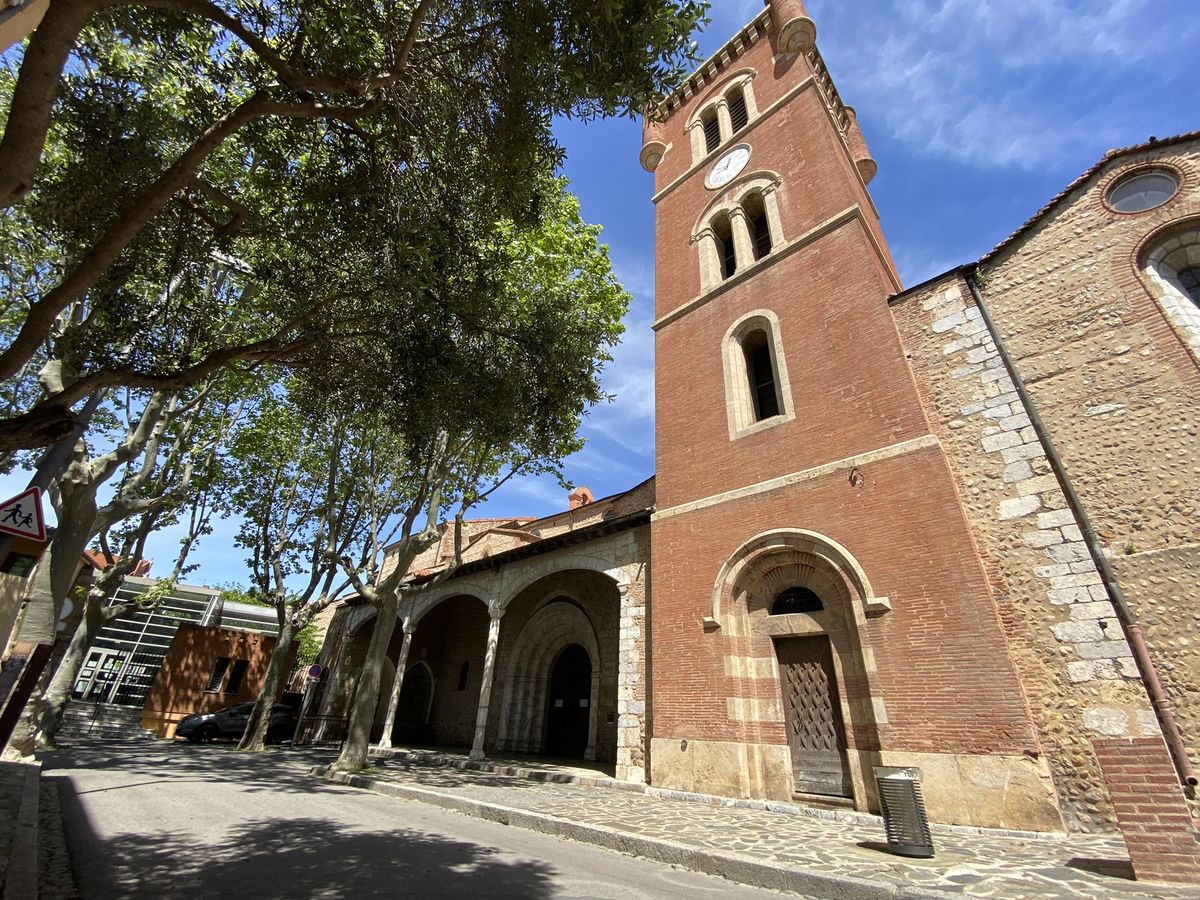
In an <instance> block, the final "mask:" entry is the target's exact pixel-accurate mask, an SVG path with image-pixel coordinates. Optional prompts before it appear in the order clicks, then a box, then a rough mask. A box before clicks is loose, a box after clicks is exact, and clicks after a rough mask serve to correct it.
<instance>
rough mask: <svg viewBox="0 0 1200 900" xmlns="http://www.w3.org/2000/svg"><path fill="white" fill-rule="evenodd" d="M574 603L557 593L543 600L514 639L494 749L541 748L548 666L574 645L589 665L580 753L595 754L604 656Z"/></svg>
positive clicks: (534, 750) (547, 697)
mask: <svg viewBox="0 0 1200 900" xmlns="http://www.w3.org/2000/svg"><path fill="white" fill-rule="evenodd" d="M577 603H578V601H576V600H574V599H573V598H571V597H567V596H563V595H560V596H557V597H555V598H553V599H551V600H549V602H547V603H545V605H543V606H542V607H541V608H540V609H539V610H538V611H537V612H536V613H534V614H533V615H532V616H531V617H530V618H529V620H528V621H527V622H526V623H525V626H524V627H523V628H522V629H521V632H520V634H518V636H517V638H516V640H515V641H514V643H513V645H512V650H511V653H510V654H509V657H508V664H507V665H506V666H505V670H504V675H503V685H504V694H503V706H502V713H501V720H500V733H499V735H498V737H497V740H496V746H497V749H499V750H507V751H510V752H515V753H540V752H543V751H544V750H545V746H546V723H547V713H548V710H549V704H550V701H551V697H550V694H549V690H550V677H551V670H552V668H553V666H554V663H555V661H556V660H557V659H558V658H559V656H560V654H562V652H563V651H564V650H565V649H567V648H568V647H570V646H572V645H578V646H580V647H582V648H583V650H584V651H585V652H586V653H587V655H588V657H589V659H590V660H591V666H592V668H591V696H590V698H589V703H588V707H589V712H588V740H587V749H586V750H585V751H584V758H585V759H595V758H596V733H597V722H596V715H597V710H598V709H599V706H600V678H601V672H602V670H603V669H604V668H605V666H606V663H607V661H606V660H604V658H603V656H602V655H601V652H600V642H599V640H598V638H597V635H596V629H595V627H594V626H593V625H592V622H591V620H590V619H589V618H588V616H587V614H586V613H585V612H584V611H583V610H582V609H581V608H580V607H579V606H578V605H577ZM607 664H608V665H611V664H612V663H607Z"/></svg>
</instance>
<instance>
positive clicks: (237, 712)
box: [221, 703, 254, 716]
mask: <svg viewBox="0 0 1200 900" xmlns="http://www.w3.org/2000/svg"><path fill="white" fill-rule="evenodd" d="M252 709H254V704H253V703H239V704H238V705H237V706H230V707H228V708H226V709H223V710H221V712H223V713H226V714H228V715H231V716H244V715H249V714H250V710H252Z"/></svg>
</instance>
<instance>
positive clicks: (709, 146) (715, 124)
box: [704, 115, 721, 153]
mask: <svg viewBox="0 0 1200 900" xmlns="http://www.w3.org/2000/svg"><path fill="white" fill-rule="evenodd" d="M704 146H705V149H706V150H707V152H709V153H712V152H713V151H714V150H716V149H717V148H718V147H719V146H721V122H720V120H719V119H718V118H717V117H716V115H713V117H712V118H711V119H709V120H708V121H707V122H705V123H704Z"/></svg>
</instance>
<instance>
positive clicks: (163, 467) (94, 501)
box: [27, 376, 254, 746]
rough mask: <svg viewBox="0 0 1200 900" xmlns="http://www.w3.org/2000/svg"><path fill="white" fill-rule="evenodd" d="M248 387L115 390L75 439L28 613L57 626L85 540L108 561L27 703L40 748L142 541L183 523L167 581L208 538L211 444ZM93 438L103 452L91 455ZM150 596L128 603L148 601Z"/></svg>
mask: <svg viewBox="0 0 1200 900" xmlns="http://www.w3.org/2000/svg"><path fill="white" fill-rule="evenodd" d="M253 386H254V385H253V384H252V383H248V382H246V381H245V380H244V379H233V378H232V377H230V376H226V377H224V378H223V379H219V380H218V379H214V380H212V381H209V382H207V383H205V384H204V385H202V386H200V387H199V388H198V389H195V390H193V391H190V392H188V393H187V394H186V395H179V394H167V393H163V392H154V393H152V394H149V395H145V393H144V392H133V391H128V392H125V393H124V396H123V397H121V398H120V400H121V402H120V403H111V404H110V405H109V407H108V408H107V409H106V410H105V416H104V419H105V422H106V424H107V426H108V427H107V428H98V429H96V431H95V432H94V433H93V434H92V436H91V439H90V440H89V439H87V438H83V439H81V440H80V441H79V442H78V444H77V446H76V448H75V454H74V456H73V458H72V460H71V461H70V463H69V464H68V465H67V467H66V468H65V469H64V471H63V472H61V473H60V474H59V476H58V477H57V478H56V480H55V481H54V483H53V485H52V489H51V490H50V492H49V496H50V498H51V502H52V503H53V506H54V510H55V513H56V516H57V518H58V522H59V527H58V528H57V530H56V531H55V534H54V537H53V539H52V540H51V543H50V546H49V548H48V549H47V551H46V553H45V554H44V555H43V557H42V559H41V561H40V562H39V564H38V567H37V569H36V570H35V572H34V574H33V576H32V578H31V585H30V591H29V596H28V597H27V601H28V607H29V609H30V610H32V609H41V610H43V611H44V612H43V616H44V617H45V618H47V620H48V621H49V622H50V623H53V622H54V621H56V620H57V611H58V610H60V609H61V608H62V607H63V604H64V603H65V601H66V599H67V596H68V594H69V592H70V591H71V589H72V586H73V585H74V583H75V578H76V572H77V569H78V565H79V558H80V555H81V554H82V552H83V551H84V549H86V548H87V547H88V546H89V545H90V544H91V543H92V542H93V541H98V542H99V544H100V547H101V550H102V552H103V554H104V556H105V557H106V559H107V561H108V565H107V566H106V567H105V568H104V569H103V570H102V571H101V572H99V573H97V575H96V578H95V580H94V582H93V584H92V585H91V586H90V587H89V588H88V589H87V590H86V591H85V594H84V597H83V601H84V614H83V616H82V617H81V620H80V623H79V625H78V627H77V629H76V631H75V633H74V634H73V635H72V638H71V642H70V644H69V645H68V650H67V652H66V654H65V655H64V656H63V658H62V660H61V661H60V662H59V664H58V666H57V668H56V669H55V671H54V674H53V676H52V677H51V679H50V681H49V684H48V686H47V688H46V690H45V691H44V692H42V693H41V694H40V695H39V697H38V699H37V701H36V717H35V721H34V728H35V729H36V737H37V741H38V742H39V743H40V744H42V745H43V746H52V745H53V742H54V738H55V735H56V733H57V730H58V726H59V724H60V722H61V718H62V712H63V710H64V709H65V707H66V705H67V703H68V702H69V700H70V692H71V687H72V685H73V684H74V682H75V676H76V674H77V672H78V669H79V666H80V665H81V664H82V661H83V657H84V655H85V654H86V652H87V650H88V648H89V647H90V646H91V644H92V642H93V641H94V640H95V637H96V635H97V633H98V632H99V630H100V628H102V627H103V626H104V624H105V623H107V622H109V621H111V620H112V619H113V618H115V617H116V616H119V615H121V614H123V613H124V612H126V611H128V609H131V608H132V607H131V606H129V605H127V604H116V605H113V604H110V603H109V601H110V600H111V598H112V597H113V596H114V595H115V592H116V590H117V588H119V587H120V584H121V582H122V581H123V580H124V578H125V576H126V575H127V574H129V572H130V571H132V569H133V567H134V566H135V565H136V564H137V562H138V561H139V560H140V559H141V558H142V553H143V550H144V547H145V543H146V540H147V539H148V538H149V536H150V535H151V534H153V533H155V532H156V531H158V530H160V529H162V528H164V527H166V526H168V525H172V524H175V523H177V522H179V521H180V520H181V519H183V520H184V521H185V523H186V529H185V530H186V536H185V538H184V540H183V542H182V544H181V552H180V555H179V558H178V560H177V562H176V570H177V571H176V572H175V573H174V574H173V575H172V576H171V577H170V578H169V579H168V581H170V582H174V581H175V580H177V579H178V578H179V577H180V575H181V574H182V573H183V571H185V569H184V567H185V565H186V560H187V556H188V554H189V553H190V551H191V549H192V547H193V546H194V545H195V543H196V541H198V540H199V539H200V537H201V536H203V535H204V534H207V533H208V531H209V523H210V521H211V517H212V515H213V512H214V508H216V507H221V508H224V507H225V506H226V505H227V504H226V502H225V500H224V499H223V498H224V495H225V493H226V491H227V483H228V479H227V474H226V471H225V465H224V462H223V459H222V456H221V452H220V451H221V446H222V444H223V442H224V441H225V439H226V438H227V436H228V434H229V432H230V430H231V429H232V428H233V426H234V424H235V423H236V422H237V421H238V419H239V418H240V417H241V416H242V415H243V413H244V411H245V409H246V408H247V405H248V403H249V398H250V397H252V396H253V391H252V390H251V389H252V388H253ZM98 439H99V440H100V441H104V442H105V443H107V445H108V449H104V448H103V447H101V448H99V449H97V448H96V447H95V444H96V443H97V442H98ZM118 476H119V477H118ZM114 478H116V479H117V480H116V483H115V486H114V487H113V489H112V492H111V495H110V496H108V497H107V498H105V499H104V500H101V497H100V493H101V490H102V489H104V488H105V487H106V486H107V485H108V484H109V483H110V482H111V481H112V480H113V479H114ZM114 546H115V547H116V548H117V551H116V552H114V551H113V549H112V548H113V547H114ZM156 596H157V595H153V594H151V595H148V596H147V597H145V598H141V599H140V600H139V601H138V603H140V604H142V605H143V606H145V605H146V604H151V605H152V604H153V603H154V602H157V600H156V599H155V598H156ZM27 614H28V613H27Z"/></svg>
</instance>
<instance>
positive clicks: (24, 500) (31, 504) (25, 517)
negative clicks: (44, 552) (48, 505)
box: [0, 487, 46, 541]
mask: <svg viewBox="0 0 1200 900" xmlns="http://www.w3.org/2000/svg"><path fill="white" fill-rule="evenodd" d="M0 531H2V532H4V533H5V534H14V535H16V536H17V537H23V538H30V539H31V540H35V541H44V540H45V539H46V521H45V520H44V519H43V518H42V492H41V491H39V490H38V489H37V488H35V487H31V488H30V489H29V490H27V491H25V492H24V493H21V494H17V496H15V497H13V498H12V499H11V500H6V501H4V503H0Z"/></svg>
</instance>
